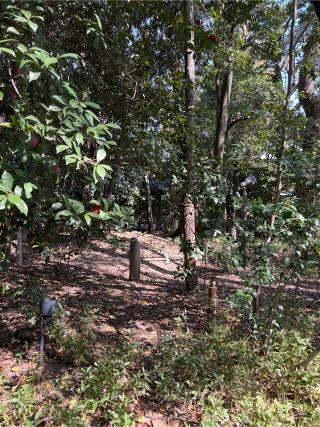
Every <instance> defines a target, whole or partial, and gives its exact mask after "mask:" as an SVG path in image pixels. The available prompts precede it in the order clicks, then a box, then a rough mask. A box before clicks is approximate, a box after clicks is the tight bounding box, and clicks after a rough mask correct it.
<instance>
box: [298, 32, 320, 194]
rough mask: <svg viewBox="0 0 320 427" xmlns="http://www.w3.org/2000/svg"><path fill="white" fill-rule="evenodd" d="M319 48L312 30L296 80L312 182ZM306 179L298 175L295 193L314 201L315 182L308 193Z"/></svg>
mask: <svg viewBox="0 0 320 427" xmlns="http://www.w3.org/2000/svg"><path fill="white" fill-rule="evenodd" d="M319 48H320V43H319V42H318V41H317V38H316V37H315V34H314V31H312V32H311V33H310V35H309V38H308V41H307V43H306V45H305V47H304V49H303V59H302V63H301V67H300V68H301V69H300V73H299V81H298V89H299V100H300V103H301V105H302V107H303V109H304V112H305V115H306V118H307V123H306V127H305V131H304V132H305V135H304V139H303V145H302V149H303V153H304V154H305V155H306V156H307V161H309V162H308V174H310V173H311V175H312V181H313V182H314V183H316V182H317V180H318V177H319V174H320V170H319V155H318V154H317V153H314V152H313V147H314V145H315V142H316V141H318V140H319V136H320V94H319V90H318V89H317V86H316V82H315V80H316V77H317V62H318V60H319ZM307 180H308V179H307V176H306V174H304V176H301V177H299V179H298V182H297V189H296V190H297V195H298V197H300V198H301V199H303V200H304V201H305V200H308V201H309V202H315V201H316V196H317V193H318V191H317V188H316V184H315V185H314V188H313V189H311V191H309V193H308V192H307V185H306V183H307Z"/></svg>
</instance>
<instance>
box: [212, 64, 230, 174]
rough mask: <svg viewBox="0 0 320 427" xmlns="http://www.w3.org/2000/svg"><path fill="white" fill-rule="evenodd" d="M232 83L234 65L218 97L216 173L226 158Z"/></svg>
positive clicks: (228, 72)
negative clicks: (225, 149) (225, 150)
mask: <svg viewBox="0 0 320 427" xmlns="http://www.w3.org/2000/svg"><path fill="white" fill-rule="evenodd" d="M232 81H233V64H232V63H230V65H229V69H228V71H227V72H226V74H225V76H224V78H223V83H222V88H221V92H220V94H219V97H218V106H217V109H218V112H217V119H218V120H217V127H216V135H215V142H214V148H213V157H214V160H215V163H214V168H215V171H216V172H220V171H221V163H222V160H223V157H224V148H225V143H226V136H227V128H228V119H229V104H230V98H231V90H232Z"/></svg>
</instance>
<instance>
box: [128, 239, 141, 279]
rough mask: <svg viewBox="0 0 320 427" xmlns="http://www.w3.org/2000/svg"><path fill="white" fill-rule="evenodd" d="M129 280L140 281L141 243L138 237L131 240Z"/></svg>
mask: <svg viewBox="0 0 320 427" xmlns="http://www.w3.org/2000/svg"><path fill="white" fill-rule="evenodd" d="M129 257H130V266H129V280H130V281H131V282H140V243H139V240H138V239H137V238H136V237H133V238H132V239H131V240H130V254H129Z"/></svg>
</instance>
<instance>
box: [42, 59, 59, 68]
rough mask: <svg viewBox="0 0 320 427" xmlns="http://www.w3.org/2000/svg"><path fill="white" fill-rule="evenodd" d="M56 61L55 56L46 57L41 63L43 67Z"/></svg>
mask: <svg viewBox="0 0 320 427" xmlns="http://www.w3.org/2000/svg"><path fill="white" fill-rule="evenodd" d="M57 62H58V59H57V58H46V59H45V60H44V62H43V65H44V66H45V67H49V66H50V65H52V64H56V63H57Z"/></svg>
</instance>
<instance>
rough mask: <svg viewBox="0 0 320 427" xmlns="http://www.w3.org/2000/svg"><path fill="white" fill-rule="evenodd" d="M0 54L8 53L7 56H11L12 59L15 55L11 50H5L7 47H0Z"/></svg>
mask: <svg viewBox="0 0 320 427" xmlns="http://www.w3.org/2000/svg"><path fill="white" fill-rule="evenodd" d="M0 52H4V53H8V54H9V55H11V56H13V57H14V58H15V57H16V54H15V53H14V51H13V50H12V49H9V48H7V47H0Z"/></svg>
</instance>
